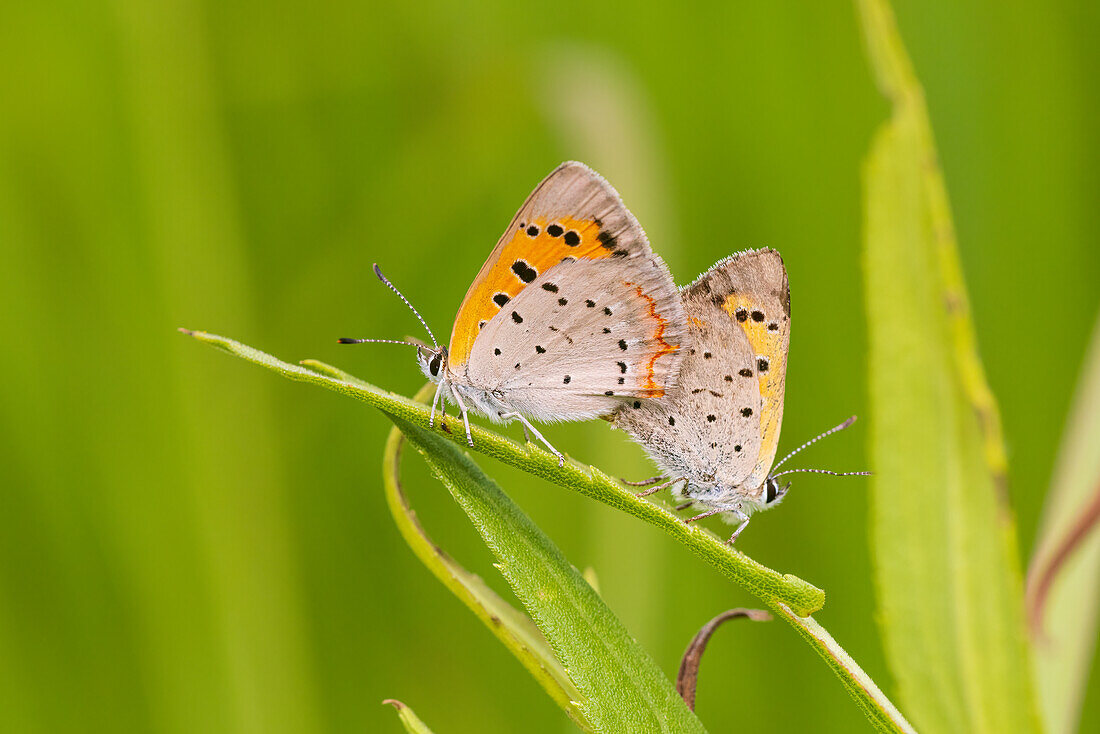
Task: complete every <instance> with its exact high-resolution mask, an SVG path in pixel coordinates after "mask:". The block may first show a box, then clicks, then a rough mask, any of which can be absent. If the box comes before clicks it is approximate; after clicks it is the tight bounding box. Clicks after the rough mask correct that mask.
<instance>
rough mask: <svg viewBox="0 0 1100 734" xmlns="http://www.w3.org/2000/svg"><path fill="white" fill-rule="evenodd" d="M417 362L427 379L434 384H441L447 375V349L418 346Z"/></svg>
mask: <svg viewBox="0 0 1100 734" xmlns="http://www.w3.org/2000/svg"><path fill="white" fill-rule="evenodd" d="M416 361H417V363H418V364H419V365H420V371H421V372H423V373H424V376H425V377H427V378H428V379H429V380H431V381H432V382H439V381H440V380H442V379H443V376H444V375H445V374H446V373H447V348H446V347H428V346H417V348H416Z"/></svg>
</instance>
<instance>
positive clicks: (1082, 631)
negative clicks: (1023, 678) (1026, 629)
mask: <svg viewBox="0 0 1100 734" xmlns="http://www.w3.org/2000/svg"><path fill="white" fill-rule="evenodd" d="M1097 446H1100V320H1097V323H1096V327H1095V328H1094V329H1093V333H1092V345H1091V347H1090V348H1089V356H1088V358H1087V359H1086V361H1085V367H1084V370H1083V372H1082V374H1081V380H1080V384H1079V385H1078V387H1077V393H1076V396H1075V399H1074V401H1073V410H1072V414H1071V415H1070V418H1069V422H1068V424H1067V426H1066V435H1065V438H1064V439H1063V440H1062V449H1061V452H1060V454H1059V457H1058V463H1057V466H1056V468H1055V472H1054V481H1053V482H1052V484H1051V488H1050V492H1049V494H1048V495H1047V500H1046V508H1045V509H1044V511H1043V522H1042V525H1041V529H1040V531H1039V540H1038V541H1037V543H1036V546H1035V547H1036V550H1035V555H1034V558H1033V560H1032V564H1031V569H1032V570H1031V572H1029V574H1028V605H1027V606H1028V609H1029V610H1031V622H1032V628H1033V633H1034V634H1033V639H1034V640H1035V648H1036V650H1035V666H1036V668H1035V669H1036V679H1037V682H1038V687H1039V694H1040V695H1039V701H1040V702H1041V706H1042V714H1043V721H1044V723H1045V724H1046V730H1047V731H1048V732H1051V734H1063V733H1066V734H1068V732H1073V731H1077V722H1078V719H1079V718H1080V715H1081V705H1082V703H1083V702H1084V701H1083V699H1084V693H1085V685H1086V683H1087V682H1088V676H1089V668H1090V667H1091V665H1092V657H1093V654H1094V652H1095V651H1096V625H1097V611H1098V609H1097V607H1098V605H1100V532H1097V530H1096V528H1095V527H1091V528H1087V527H1082V525H1081V520H1082V519H1083V518H1085V517H1086V514H1087V509H1088V508H1089V506H1090V505H1091V506H1092V507H1093V508H1095V507H1096V502H1097V500H1098V498H1097V493H1098V492H1100V454H1098V453H1097V451H1096V447H1097ZM1093 514H1094V515H1095V510H1094V512H1093ZM1093 519H1094V521H1095V518H1093ZM1081 532H1087V533H1090V534H1089V535H1087V536H1084V537H1082V538H1081V540H1080V541H1079V545H1075V546H1072V545H1071V544H1072V543H1073V542H1074V535H1075V534H1080V533H1081Z"/></svg>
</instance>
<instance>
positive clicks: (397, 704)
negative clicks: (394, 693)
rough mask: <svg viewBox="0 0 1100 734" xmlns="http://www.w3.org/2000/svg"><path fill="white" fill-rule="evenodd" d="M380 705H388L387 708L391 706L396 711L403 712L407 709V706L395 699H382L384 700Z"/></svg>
mask: <svg viewBox="0 0 1100 734" xmlns="http://www.w3.org/2000/svg"><path fill="white" fill-rule="evenodd" d="M382 705H383V706H387V705H388V706H393V707H394V708H395V709H397V710H398V711H403V710H404V709H407V708H408V706H406V705H405V704H403V703H401V702H400V701H398V700H397V699H396V698H387V699H384V700H383V701H382Z"/></svg>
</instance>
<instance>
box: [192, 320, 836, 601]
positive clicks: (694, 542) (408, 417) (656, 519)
mask: <svg viewBox="0 0 1100 734" xmlns="http://www.w3.org/2000/svg"><path fill="white" fill-rule="evenodd" d="M181 331H183V332H184V333H185V334H188V335H189V336H192V337H194V338H195V339H198V340H199V341H202V342H205V343H207V344H210V345H212V346H214V347H217V348H218V349H221V350H223V351H226V352H229V353H230V354H233V355H236V356H238V357H241V358H242V359H245V360H247V361H249V362H252V363H254V364H258V365H261V366H263V367H266V368H267V369H270V370H273V371H275V372H278V373H279V374H281V375H283V376H284V377H287V378H289V379H291V380H296V381H299V382H308V383H311V384H314V385H319V386H321V387H325V388H328V389H329V390H333V391H335V392H338V393H341V394H343V395H347V396H349V397H353V398H356V399H357V400H362V401H363V402H365V403H367V404H369V405H372V406H374V407H376V408H378V409H380V410H382V411H384V412H385V413H386V414H388V415H389V416H391V417H395V418H401V419H402V420H405V421H407V422H408V423H409V424H411V425H415V426H417V427H420V428H423V429H425V430H428V419H429V413H430V411H429V410H428V408H427V407H426V406H424V405H422V404H421V403H417V402H415V401H412V400H409V399H408V398H406V397H404V396H402V395H397V394H395V393H391V392H388V391H386V390H382V389H381V388H378V387H375V386H373V385H371V384H369V383H366V382H363V381H362V380H357V379H354V378H350V376H346V375H345V373H343V372H341V371H339V370H337V369H336V368H333V367H327V366H325V365H322V364H321V363H319V362H313V361H310V362H307V363H304V364H306V365H307V366H302V365H295V364H290V363H288V362H283V361H281V360H278V359H276V358H275V357H272V356H271V355H269V354H265V353H264V352H261V351H259V350H258V349H253V348H252V347H249V346H247V345H245V344H241V343H240V342H237V341H234V340H232V339H228V338H226V337H223V336H218V335H216V334H210V333H207V332H203V331H190V330H187V329H181ZM456 426H457V431H455V430H454V429H456ZM470 428H471V430H472V434H473V438H474V450H475V451H480V452H481V453H483V454H485V455H486V456H491V457H492V458H494V459H497V460H498V461H502V462H504V463H505V464H509V465H511V466H515V467H518V468H520V469H523V470H524V471H527V472H529V473H531V474H534V475H536V476H539V477H542V478H543V479H546V480H548V481H550V482H553V483H554V484H557V485H559V486H562V487H565V488H566V489H571V490H573V491H576V492H580V493H581V494H583V495H585V496H587V497H592V498H593V499H596V500H599V501H600V502H603V503H605V504H608V505H611V506H612V507H615V508H618V509H620V510H623V511H624V512H627V513H629V514H631V515H634V516H635V517H637V518H640V519H642V520H644V521H646V522H648V523H650V524H651V525H656V526H657V527H659V528H661V529H662V530H664V531H665V532H667V533H668V534H670V535H672V536H673V537H675V538H676V539H677V540H678V541H679V542H681V543H682V544H683V545H684V546H686V547H687V548H688V549H690V550H691V551H692V552H693V553H695V554H696V555H698V556H699V557H700V558H702V559H703V560H704V561H706V562H707V563H709V564H710V565H712V566H714V567H715V568H716V569H718V571H720V572H721V573H722V574H723V575H725V576H726V577H727V578H729V579H731V580H732V581H733V582H734V583H737V584H739V585H740V586H742V587H743V588H745V589H746V590H748V591H749V592H751V593H753V594H755V595H756V596H757V597H758V598H759V599H761V600H762V601H764V602H765V603H771V602H772V601H777V602H782V603H783V604H786V605H787V606H789V607H790V608H791V609H792V610H794V611H795V613H796V614H799V615H801V616H806V615H809V614H812V613H813V612H815V611H817V610H818V609H820V608H821V607H822V606H823V605H824V603H825V592H823V591H822V590H821V589H819V588H817V587H816V586H814V585H812V584H810V583H808V582H806V581H804V580H802V579H800V578H798V577H797V576H794V575H791V574H781V573H779V572H778V571H774V570H772V569H770V568H767V567H766V566H763V565H762V564H760V563H757V562H756V561H754V560H753V559H751V558H749V557H748V556H746V555H745V554H744V553H741V552H740V551H738V550H736V549H735V548H731V547H730V546H728V545H726V544H725V542H724V541H723V540H722V539H720V538H718V537H717V536H715V535H714V533H712V532H710V531H709V530H706V529H704V528H701V527H699V526H697V525H686V524H684V522H683V521H682V520H680V518H678V517H676V516H675V515H674V514H673V513H672V512H670V511H669V510H667V509H665V508H664V507H661V506H659V505H656V504H653V503H650V502H646V501H645V500H643V499H639V498H638V497H635V496H634V493H633V492H630V491H629V490H627V489H625V488H624V487H622V486H621V485H619V484H618V483H616V482H614V481H612V480H611V478H610V477H608V476H607V475H606V474H604V473H602V472H601V471H599V470H598V469H596V468H594V467H590V466H589V467H585V466H582V465H580V464H577V463H575V462H573V461H567V462H566V464H565V466H564V467H559V466H558V460H557V458H556V457H554V456H552V455H551V454H549V453H547V452H545V451H543V450H542V449H540V448H538V447H536V446H534V445H532V444H528V445H527V446H520V445H519V444H517V443H516V442H514V441H511V440H509V439H507V438H504V437H503V436H501V435H499V434H497V433H494V432H493V431H490V430H487V429H485V428H482V427H481V426H478V425H475V424H471V426H470ZM431 430H432V431H433V432H434V433H435V434H436V435H438V436H441V437H443V438H446V439H448V440H450V441H453V442H457V441H461V442H462V444H463V445H465V436H464V435H463V434H462V430H461V425H460V424H456V422H455V421H454V419H453V418H448V419H447V421H446V422H445V423H441V422H438V421H437V423H436V426H435V428H434V429H431Z"/></svg>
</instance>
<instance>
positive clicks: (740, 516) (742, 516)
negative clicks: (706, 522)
mask: <svg viewBox="0 0 1100 734" xmlns="http://www.w3.org/2000/svg"><path fill="white" fill-rule="evenodd" d="M733 514H734V516H736V517H737V519H738V520H740V521H741V524H740V525H738V526H737V529H736V530H734V531H733V535H731V536H730V539H729V540H727V541H726V545H733V542H734V541H735V540H737V536H738V535H740V534H741V531H742V530H744V529H745V527H746V526H747V525H748V524H749V516H748V515H746V514H745V513H743V512H741V510H734V512H733Z"/></svg>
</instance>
